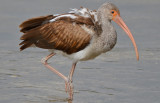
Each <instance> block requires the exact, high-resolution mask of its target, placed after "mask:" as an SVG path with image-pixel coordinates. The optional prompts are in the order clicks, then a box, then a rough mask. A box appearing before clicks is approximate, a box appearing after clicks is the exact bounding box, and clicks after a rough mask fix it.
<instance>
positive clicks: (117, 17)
mask: <svg viewBox="0 0 160 103" xmlns="http://www.w3.org/2000/svg"><path fill="white" fill-rule="evenodd" d="M113 21H114V22H116V23H117V24H118V25H119V26H120V27H121V28H122V29H123V30H124V31H125V32H126V34H127V35H128V36H129V38H130V39H131V41H132V43H133V46H134V48H135V52H136V56H137V60H139V53H138V49H137V45H136V42H135V40H134V38H133V36H132V33H131V32H130V30H129V28H128V27H127V25H126V24H125V23H124V21H123V19H122V18H121V17H120V16H119V15H116V16H115V18H114V19H113Z"/></svg>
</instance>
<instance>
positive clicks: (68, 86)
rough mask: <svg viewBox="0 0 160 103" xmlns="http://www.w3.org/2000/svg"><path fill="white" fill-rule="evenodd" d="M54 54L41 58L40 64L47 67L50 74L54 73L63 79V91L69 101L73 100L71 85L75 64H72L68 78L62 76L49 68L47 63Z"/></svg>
mask: <svg viewBox="0 0 160 103" xmlns="http://www.w3.org/2000/svg"><path fill="white" fill-rule="evenodd" d="M54 55H55V53H51V54H49V55H48V56H47V57H45V58H43V59H42V60H41V62H42V63H43V64H44V66H45V67H47V68H48V69H50V70H51V71H52V72H54V73H56V74H57V75H58V76H60V77H61V78H62V79H64V81H65V90H66V92H68V93H69V96H70V100H73V85H72V77H73V73H74V70H75V67H76V63H73V65H72V68H71V71H70V74H69V76H68V78H67V77H66V76H64V75H63V74H62V73H60V72H59V71H57V70H56V69H55V68H53V67H51V66H50V65H49V64H48V63H47V61H48V59H50V58H51V57H52V56H54Z"/></svg>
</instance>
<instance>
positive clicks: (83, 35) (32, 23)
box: [20, 12, 94, 54]
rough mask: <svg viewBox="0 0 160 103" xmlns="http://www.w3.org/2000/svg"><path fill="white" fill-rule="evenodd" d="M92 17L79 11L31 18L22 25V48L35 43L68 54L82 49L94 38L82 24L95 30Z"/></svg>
mask: <svg viewBox="0 0 160 103" xmlns="http://www.w3.org/2000/svg"><path fill="white" fill-rule="evenodd" d="M43 19H45V20H43ZM92 19H94V18H91V17H89V16H88V17H87V16H82V15H79V14H78V12H76V13H73V12H72V13H71V12H70V13H67V14H62V15H57V16H51V15H50V16H45V17H39V18H33V19H29V20H27V21H25V22H24V23H22V24H21V25H20V28H21V31H22V32H23V33H24V34H23V35H22V36H21V38H20V39H21V40H23V41H22V42H21V43H20V45H22V46H21V47H20V49H21V50H23V49H26V48H28V47H30V46H31V45H32V44H34V45H35V46H37V47H40V48H44V49H56V50H61V51H63V52H66V53H67V54H71V53H75V52H77V51H80V50H82V49H84V48H85V47H86V46H87V45H89V43H90V40H91V38H92V36H91V35H90V34H89V32H87V31H86V30H84V29H83V28H82V26H83V25H85V27H86V28H88V29H90V30H92V31H93V32H94V29H93V27H94V22H93V20H92ZM41 21H43V22H41Z"/></svg>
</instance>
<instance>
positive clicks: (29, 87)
mask: <svg viewBox="0 0 160 103" xmlns="http://www.w3.org/2000/svg"><path fill="white" fill-rule="evenodd" d="M104 2H105V0H87V1H86V0H74V1H73V0H68V1H67V2H66V0H61V1H58V0H53V1H51V0H37V1H35V0H34V1H29V0H28V1H27V0H13V1H11V0H3V1H2V0H1V1H0V103H68V101H67V97H68V95H67V94H66V93H65V88H64V81H63V80H62V79H61V78H59V77H58V76H57V75H55V74H53V73H52V72H51V71H49V70H48V69H46V68H45V67H44V66H43V65H42V64H41V62H40V61H41V58H42V57H44V56H46V55H48V51H47V50H42V49H38V48H36V49H35V48H30V49H27V50H25V51H23V52H20V51H19V46H18V44H19V43H20V40H19V37H20V36H21V33H20V32H19V28H18V25H19V24H20V23H21V22H22V21H24V20H26V19H28V18H31V17H36V16H41V15H47V14H56V13H64V12H67V11H68V10H69V8H78V7H80V6H84V7H88V8H90V9H97V8H98V7H99V6H100V5H101V4H103V3H104ZM112 2H113V3H115V4H116V5H117V6H118V7H119V9H120V11H121V16H122V18H123V19H124V21H125V22H126V24H127V25H128V27H129V28H130V29H131V32H132V33H133V36H134V38H135V40H136V43H137V46H138V49H139V53H140V61H136V55H135V53H134V48H133V46H132V43H131V41H130V40H129V38H128V37H127V36H126V35H125V33H124V32H123V30H122V29H121V28H120V27H119V26H117V25H116V24H115V23H113V24H114V25H115V27H116V30H117V32H118V42H117V45H116V46H115V48H114V49H113V50H112V51H110V52H108V53H106V54H102V55H101V56H99V57H97V58H96V59H94V60H91V61H87V62H79V63H78V65H77V68H76V71H75V74H74V89H75V94H74V100H73V103H159V102H160V98H159V96H160V33H159V27H160V19H159V18H160V14H159V10H160V6H159V5H160V1H159V0H152V1H151V0H141V1H139V0H134V1H128V0H121V1H116V0H113V1H112ZM49 62H50V64H51V65H52V66H54V67H55V68H58V70H59V71H61V72H62V73H64V74H65V75H66V76H67V75H68V73H69V70H70V67H71V63H72V62H71V61H70V60H69V59H67V58H64V57H61V56H55V57H53V58H52V59H51V60H50V61H49Z"/></svg>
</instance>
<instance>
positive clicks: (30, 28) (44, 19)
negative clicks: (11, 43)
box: [19, 15, 55, 51]
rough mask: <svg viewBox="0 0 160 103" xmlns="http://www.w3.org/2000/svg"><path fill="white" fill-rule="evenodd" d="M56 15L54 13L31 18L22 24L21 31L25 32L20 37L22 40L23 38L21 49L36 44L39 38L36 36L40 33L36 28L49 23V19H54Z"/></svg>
mask: <svg viewBox="0 0 160 103" xmlns="http://www.w3.org/2000/svg"><path fill="white" fill-rule="evenodd" d="M54 17H55V16H53V15H47V16H40V17H37V18H31V19H29V20H26V21H24V22H23V23H22V24H20V25H19V27H20V32H23V33H24V34H23V35H22V36H21V38H20V40H23V41H22V42H21V43H20V44H19V45H21V47H20V50H21V51H22V50H24V49H26V48H28V47H30V46H31V45H32V44H34V42H36V39H37V38H36V37H37V35H38V34H39V32H38V30H36V29H38V27H40V26H41V25H43V24H45V23H48V22H49V20H51V19H53V18H54ZM35 38H36V39H35Z"/></svg>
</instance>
